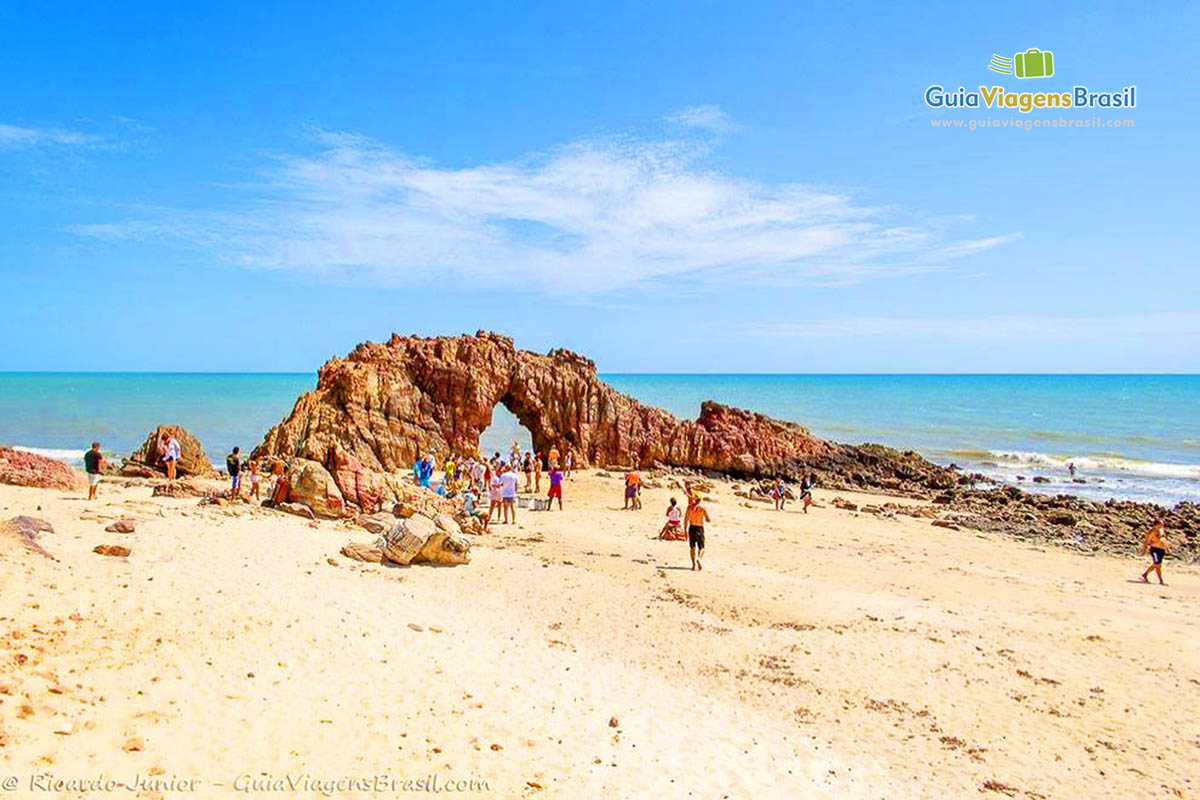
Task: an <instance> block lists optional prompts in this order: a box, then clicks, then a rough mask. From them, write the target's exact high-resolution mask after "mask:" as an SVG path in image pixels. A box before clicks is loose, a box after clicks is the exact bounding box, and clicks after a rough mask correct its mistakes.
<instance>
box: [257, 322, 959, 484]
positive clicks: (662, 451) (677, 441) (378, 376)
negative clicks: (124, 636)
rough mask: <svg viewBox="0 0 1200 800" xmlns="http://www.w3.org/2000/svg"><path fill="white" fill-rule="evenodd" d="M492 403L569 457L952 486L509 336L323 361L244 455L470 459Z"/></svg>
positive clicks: (946, 478) (584, 461) (788, 426)
mask: <svg viewBox="0 0 1200 800" xmlns="http://www.w3.org/2000/svg"><path fill="white" fill-rule="evenodd" d="M497 404H502V405H504V407H505V408H507V409H509V410H510V411H511V412H512V413H513V414H514V415H515V416H516V417H517V419H518V420H519V421H520V422H521V424H522V425H524V426H525V427H526V428H527V429H528V430H529V431H530V433H531V434H532V435H533V441H534V445H535V446H536V447H537V448H538V449H540V450H543V451H545V450H548V449H549V448H550V447H551V446H557V447H558V448H559V449H560V450H561V449H563V448H565V447H567V446H570V447H571V448H572V449H573V450H574V452H575V454H576V463H577V464H579V465H580V466H583V465H588V464H600V465H609V464H616V465H638V466H642V467H648V466H653V465H664V466H674V467H693V468H699V469H709V470H717V471H720V472H726V473H732V474H741V475H748V476H767V475H775V474H782V475H787V476H793V477H794V476H796V475H798V474H799V473H800V472H801V471H804V470H808V469H813V468H818V469H822V470H833V471H836V472H839V473H841V474H844V475H847V476H848V480H847V481H845V483H848V484H857V485H864V486H866V485H883V486H886V488H891V489H897V488H902V487H900V486H899V485H893V484H898V483H902V482H909V483H920V484H922V485H930V484H941V483H947V482H949V483H952V482H953V473H950V474H948V475H947V474H946V472H947V471H945V470H943V469H942V468H940V467H934V466H933V465H932V464H929V463H928V462H927V461H925V460H924V459H921V458H920V457H919V456H916V455H915V454H909V453H904V454H901V453H897V452H896V451H894V450H890V449H889V448H882V447H870V448H867V447H863V448H858V447H850V446H847V445H839V444H834V443H831V442H827V441H825V440H823V439H820V438H817V437H816V436H813V435H812V433H810V432H809V431H808V429H807V428H804V427H803V426H800V425H796V424H794V423H790V422H782V421H779V420H775V419H771V418H769V417H766V416H763V415H761V414H755V413H752V412H749V411H743V410H741V409H735V408H729V407H728V406H723V405H721V404H718V403H714V402H711V401H709V402H705V403H704V404H702V406H701V409H700V416H699V417H698V418H697V419H696V420H687V421H681V420H678V419H676V418H675V417H673V416H672V415H671V414H669V413H667V412H666V411H664V410H662V409H660V408H653V407H651V406H646V405H643V404H641V403H639V402H638V401H637V400H635V399H634V398H632V397H630V396H628V395H625V394H622V393H621V392H618V391H617V390H616V389H614V388H613V387H611V386H609V385H608V384H606V383H604V382H603V381H602V380H600V379H599V377H598V376H597V374H596V365H595V364H594V363H593V362H592V361H591V360H590V359H588V358H585V357H584V356H581V355H579V354H577V353H573V352H571V351H569V350H561V349H560V350H551V351H550V352H549V353H546V354H544V355H543V354H539V353H532V352H529V351H527V350H518V349H517V348H515V347H514V346H513V340H512V339H511V338H509V337H507V336H501V335H499V334H496V333H490V332H486V331H479V332H478V333H476V334H475V335H474V336H442V337H433V338H425V337H419V336H400V335H397V334H393V335H392V337H391V339H390V340H388V341H387V342H386V343H375V342H367V343H364V344H360V345H359V346H358V347H356V348H355V349H354V350H353V351H352V352H351V353H350V354H349V355H347V356H346V357H345V358H334V359H331V360H330V361H328V362H327V363H326V364H325V365H324V366H323V367H321V370H320V372H319V374H318V379H317V388H316V389H315V390H313V391H311V392H308V393H306V394H304V395H302V396H301V397H300V398H299V399H298V400H297V401H296V404H295V407H294V408H293V409H292V412H291V414H289V415H288V417H287V418H286V419H284V420H283V421H282V422H280V423H279V424H278V425H276V426H275V427H274V428H272V429H271V430H270V431H268V432H267V435H266V438H265V439H264V440H263V443H262V444H261V445H259V447H258V448H257V449H256V450H255V453H254V455H255V456H256V457H279V458H294V457H299V458H307V459H312V460H315V461H320V462H322V463H325V464H327V465H328V466H329V467H330V469H333V468H334V467H337V466H340V465H342V464H344V463H347V462H349V461H351V460H353V461H354V462H357V463H356V464H355V467H354V468H355V469H359V468H363V469H368V470H378V471H388V472H390V471H394V470H400V469H406V468H408V467H409V466H411V465H412V462H413V460H414V459H415V458H416V457H417V456H418V454H424V453H433V454H435V455H437V456H439V457H442V456H445V455H447V454H450V453H453V454H455V455H458V456H465V455H473V454H475V453H476V452H477V448H478V444H479V437H480V435H481V434H482V433H483V431H484V429H486V428H487V426H488V424H489V423H490V422H491V416H492V409H493V408H495V407H496V405H497ZM888 476H890V477H888ZM885 477H888V480H890V483H887V482H883V481H884V478H885Z"/></svg>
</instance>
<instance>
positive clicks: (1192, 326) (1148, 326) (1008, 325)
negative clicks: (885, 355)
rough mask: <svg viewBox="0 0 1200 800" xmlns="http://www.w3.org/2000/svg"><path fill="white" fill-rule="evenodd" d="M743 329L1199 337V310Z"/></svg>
mask: <svg viewBox="0 0 1200 800" xmlns="http://www.w3.org/2000/svg"><path fill="white" fill-rule="evenodd" d="M745 330H746V332H748V333H751V334H755V335H758V336H763V337H769V338H773V339H778V338H785V339H796V338H803V339H818V338H822V339H823V338H837V339H848V338H856V337H860V338H888V339H892V338H898V337H904V338H933V339H943V338H950V339H955V340H960V341H988V342H992V341H997V340H999V341H1012V340H1027V339H1031V338H1034V339H1059V340H1063V339H1081V340H1087V341H1096V340H1110V341H1115V340H1128V339H1131V338H1150V337H1171V338H1176V337H1180V336H1200V312H1195V311H1163V312H1157V313H1150V314H1116V315H1102V316H1069V315H1054V314H1019V315H1001V316H983V317H881V316H848V317H835V318H832V319H825V320H810V321H805V322H772V323H763V324H753V325H747V326H746V328H745Z"/></svg>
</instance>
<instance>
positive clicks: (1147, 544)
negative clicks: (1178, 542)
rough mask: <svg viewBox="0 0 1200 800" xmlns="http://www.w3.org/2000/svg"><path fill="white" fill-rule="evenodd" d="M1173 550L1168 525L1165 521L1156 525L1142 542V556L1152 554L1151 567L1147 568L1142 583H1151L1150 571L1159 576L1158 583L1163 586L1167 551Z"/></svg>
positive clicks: (1160, 521)
mask: <svg viewBox="0 0 1200 800" xmlns="http://www.w3.org/2000/svg"><path fill="white" fill-rule="evenodd" d="M1170 549H1171V544H1170V543H1169V542H1168V541H1167V524H1166V522H1164V521H1163V520H1161V519H1160V520H1159V521H1158V522H1156V523H1154V527H1152V528H1151V529H1150V531H1149V532H1148V533H1147V534H1146V540H1145V541H1144V542H1142V555H1146V554H1147V553H1149V554H1150V566H1148V567H1146V571H1145V572H1143V573H1142V582H1143V583H1149V582H1150V580H1149V575H1150V571H1151V570H1153V571H1154V574H1155V575H1157V576H1158V582H1159V583H1160V584H1162V585H1163V586H1166V584H1165V583H1163V577H1162V562H1163V557H1164V556H1165V555H1166V554H1167V551H1168V550H1170Z"/></svg>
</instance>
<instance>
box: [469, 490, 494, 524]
mask: <svg viewBox="0 0 1200 800" xmlns="http://www.w3.org/2000/svg"><path fill="white" fill-rule="evenodd" d="M478 504H479V495H478V494H476V493H475V489H474V488H470V489H467V490H466V491H465V492H463V511H464V512H465V513H466V514H467V516H469V517H475V518H476V519H477V520H479V521H480V523H482V525H483V529H484V530H485V531H486V530H487V526H488V515H487V514H485V513H484V511H483V509H481V508H480V507H479V505H478Z"/></svg>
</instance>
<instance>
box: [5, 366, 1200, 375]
mask: <svg viewBox="0 0 1200 800" xmlns="http://www.w3.org/2000/svg"><path fill="white" fill-rule="evenodd" d="M322 366H323V365H322ZM319 370H320V367H316V368H315V369H311V370H139V369H113V370H100V369H85V370H70V369H67V370H52V369H32V370H21V369H15V370H0V376H13V375H18V376H27V375H109V376H111V375H171V376H183V375H205V376H219V375H231V376H233V375H286V376H296V375H310V374H316V373H317V372H318V371H319ZM596 374H597V375H618V376H622V377H626V376H645V377H651V378H661V377H672V376H679V377H714V378H735V377H736V378H772V377H777V378H791V377H810V376H811V377H848V378H852V377H862V378H891V377H930V378H939V377H954V378H972V377H981V378H1004V377H1011V378H1038V377H1046V378H1194V377H1200V371H1196V372H623V371H601V370H597V372H596Z"/></svg>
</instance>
